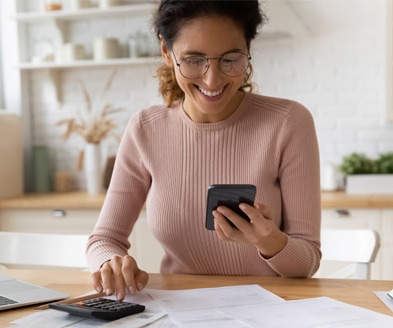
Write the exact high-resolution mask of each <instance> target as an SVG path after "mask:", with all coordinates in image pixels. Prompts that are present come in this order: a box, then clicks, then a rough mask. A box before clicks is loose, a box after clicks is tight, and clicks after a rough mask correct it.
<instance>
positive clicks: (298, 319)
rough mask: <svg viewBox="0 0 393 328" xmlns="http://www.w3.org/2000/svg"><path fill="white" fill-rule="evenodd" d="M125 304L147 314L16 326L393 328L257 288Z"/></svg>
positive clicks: (145, 295) (147, 295) (29, 320)
mask: <svg viewBox="0 0 393 328" xmlns="http://www.w3.org/2000/svg"><path fill="white" fill-rule="evenodd" d="M385 294H386V293H385ZM126 300H128V301H130V302H136V303H140V304H144V305H145V306H146V310H145V312H142V313H140V314H139V315H134V316H129V317H125V318H123V319H120V320H116V321H113V322H106V321H102V320H96V319H86V318H81V317H76V316H72V315H68V314H66V313H62V312H60V311H56V310H45V311H41V312H38V313H35V314H34V315H30V316H28V317H25V318H22V319H20V320H17V321H15V324H16V326H13V327H18V328H21V327H23V328H30V327H40V328H46V327H48V328H49V327H50V328H63V327H105V328H106V327H127V328H130V327H131V328H136V327H145V326H148V327H153V328H169V327H171V328H172V327H182V328H205V327H209V328H211V327H214V328H224V327H225V328H228V327H231V328H245V327H249V328H250V327H255V328H260V327H264V328H281V327H286V326H290V327H291V328H311V327H312V328H314V327H331V328H335V327H339V328H342V327H346V328H351V327H356V328H358V327H359V328H360V327H362V328H363V327H364V328H369V327H373V328H385V327H386V328H392V327H393V317H391V316H387V315H383V314H380V313H377V312H374V311H370V310H366V309H364V308H361V307H357V306H353V305H349V304H347V303H343V302H339V301H336V300H334V299H331V298H328V297H318V298H311V299H304V300H297V301H285V300H283V299H282V298H280V297H278V296H277V295H275V294H273V293H271V292H269V291H267V290H266V289H264V288H262V287H260V286H258V285H243V286H232V287H219V288H202V289H190V290H177V291H173V290H172V291H166V290H153V289H147V290H144V291H143V292H141V293H138V294H137V295H134V296H127V298H126Z"/></svg>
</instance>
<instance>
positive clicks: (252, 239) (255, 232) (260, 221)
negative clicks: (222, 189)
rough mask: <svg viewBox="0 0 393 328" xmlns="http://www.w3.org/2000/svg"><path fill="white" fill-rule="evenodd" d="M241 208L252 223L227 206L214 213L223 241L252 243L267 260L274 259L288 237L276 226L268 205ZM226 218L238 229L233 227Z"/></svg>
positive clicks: (218, 232) (217, 230)
mask: <svg viewBox="0 0 393 328" xmlns="http://www.w3.org/2000/svg"><path fill="white" fill-rule="evenodd" d="M239 207H240V209H241V210H242V211H243V212H244V213H245V214H246V215H247V216H248V217H249V218H250V220H251V222H248V221H246V220H245V219H244V218H243V217H241V216H240V215H238V214H237V213H236V212H234V211H232V210H231V209H229V208H228V207H225V206H219V207H218V208H217V209H216V210H214V211H213V216H214V227H215V230H216V233H217V235H218V237H219V238H220V239H221V240H224V241H236V242H247V243H251V244H253V245H255V246H256V247H257V249H258V250H259V252H260V253H261V254H262V256H263V257H265V258H271V257H273V256H274V255H276V254H277V253H278V252H280V251H281V250H282V249H283V248H284V247H285V245H286V243H287V236H286V235H285V234H284V233H283V232H282V231H281V230H280V229H279V228H278V227H277V226H276V225H275V224H274V222H273V220H272V218H273V216H272V211H271V209H270V208H269V207H268V206H267V205H263V204H259V203H255V204H254V206H252V205H249V204H247V203H241V204H240V205H239ZM226 217H227V218H228V219H229V220H230V221H231V222H232V223H233V224H234V225H235V226H236V227H237V228H238V229H236V228H234V227H232V226H231V225H230V223H229V222H228V221H227V220H226Z"/></svg>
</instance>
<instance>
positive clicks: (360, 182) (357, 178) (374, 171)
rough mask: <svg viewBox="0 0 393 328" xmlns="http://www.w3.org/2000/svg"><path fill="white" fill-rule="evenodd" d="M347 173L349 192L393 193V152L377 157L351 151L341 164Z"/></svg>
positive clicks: (341, 167) (347, 189)
mask: <svg viewBox="0 0 393 328" xmlns="http://www.w3.org/2000/svg"><path fill="white" fill-rule="evenodd" d="M340 170H341V172H342V173H343V174H344V175H345V181H346V188H345V189H346V192H347V193H348V194H393V152H390V153H383V154H380V155H379V156H378V157H377V158H376V159H372V158H369V157H368V156H366V155H365V154H362V153H357V152H354V153H351V154H349V155H347V156H345V157H344V158H343V161H342V163H341V165H340Z"/></svg>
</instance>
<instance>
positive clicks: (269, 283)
mask: <svg viewBox="0 0 393 328" xmlns="http://www.w3.org/2000/svg"><path fill="white" fill-rule="evenodd" d="M0 273H3V274H7V275H9V276H13V277H17V278H21V279H24V280H27V281H30V282H33V283H37V284H40V285H42V286H46V287H50V288H54V289H57V290H59V291H61V292H64V293H67V294H69V295H70V296H72V297H75V296H78V295H80V294H83V293H86V292H89V291H91V290H92V288H91V286H90V284H89V273H88V272H85V271H77V270H62V271H60V270H0ZM243 284H258V285H260V286H262V287H263V288H266V289H267V290H269V291H271V292H273V293H275V294H277V295H278V296H281V297H282V298H284V299H286V300H296V299H304V298H310V297H318V296H329V297H331V298H334V299H336V300H339V301H343V302H347V303H350V304H353V305H357V306H361V307H364V308H367V309H370V310H374V311H377V312H380V313H384V314H387V315H391V316H393V312H392V311H391V310H390V309H389V308H387V307H386V306H385V304H383V303H382V302H381V301H380V300H379V298H377V297H376V296H375V295H374V293H373V291H377V290H380V291H381V290H382V291H385V290H391V289H392V288H393V281H387V280H343V279H315V278H312V279H300V278H272V277H232V276H196V275H174V274H173V275H166V274H151V275H150V280H149V284H148V286H147V287H148V288H154V289H189V288H203V287H221V286H234V285H243ZM34 311H36V310H35V309H34V307H27V308H22V309H14V310H8V311H4V312H2V313H1V315H0V326H1V327H4V326H7V325H8V324H9V323H10V322H11V321H13V320H15V319H18V318H21V317H23V316H26V315H28V314H31V313H33V312H34Z"/></svg>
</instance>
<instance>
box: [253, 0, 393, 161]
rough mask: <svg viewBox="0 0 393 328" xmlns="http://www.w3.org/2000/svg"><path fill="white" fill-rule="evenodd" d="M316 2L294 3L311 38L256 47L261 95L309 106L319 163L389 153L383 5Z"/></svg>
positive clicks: (391, 134) (391, 130)
mask: <svg viewBox="0 0 393 328" xmlns="http://www.w3.org/2000/svg"><path fill="white" fill-rule="evenodd" d="M316 2H317V1H293V3H292V5H293V6H294V9H295V10H296V9H298V10H299V7H300V6H301V8H300V9H301V13H303V15H307V16H305V17H303V21H304V22H305V24H309V26H308V27H309V36H306V37H301V38H296V37H295V38H292V39H283V40H276V41H272V40H267V41H265V42H264V41H260V42H258V44H257V45H256V47H255V51H254V53H255V56H254V58H255V62H256V63H255V66H256V74H255V76H256V81H257V83H258V85H259V90H260V92H261V93H264V94H269V95H274V96H278V97H287V98H292V99H296V100H298V101H299V102H301V103H303V104H304V105H305V106H307V107H308V108H309V110H310V111H311V112H312V114H313V116H314V119H315V122H316V127H317V133H318V138H319V143H320V153H321V162H322V164H323V163H326V162H331V163H336V164H337V163H340V161H341V159H342V157H343V156H344V155H346V154H348V153H350V152H353V151H359V152H364V153H366V154H368V155H370V156H376V155H377V154H378V153H380V152H386V151H393V124H392V123H388V121H387V120H386V31H385V29H386V28H385V24H386V19H385V15H386V9H385V2H384V1H380V0H376V1H356V2H355V1H348V0H345V1H341V2H339V1H319V3H321V4H322V6H319V7H318V8H316V7H315V4H316ZM296 5H297V6H298V7H296ZM315 9H319V11H318V10H315ZM299 13H300V11H299Z"/></svg>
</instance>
